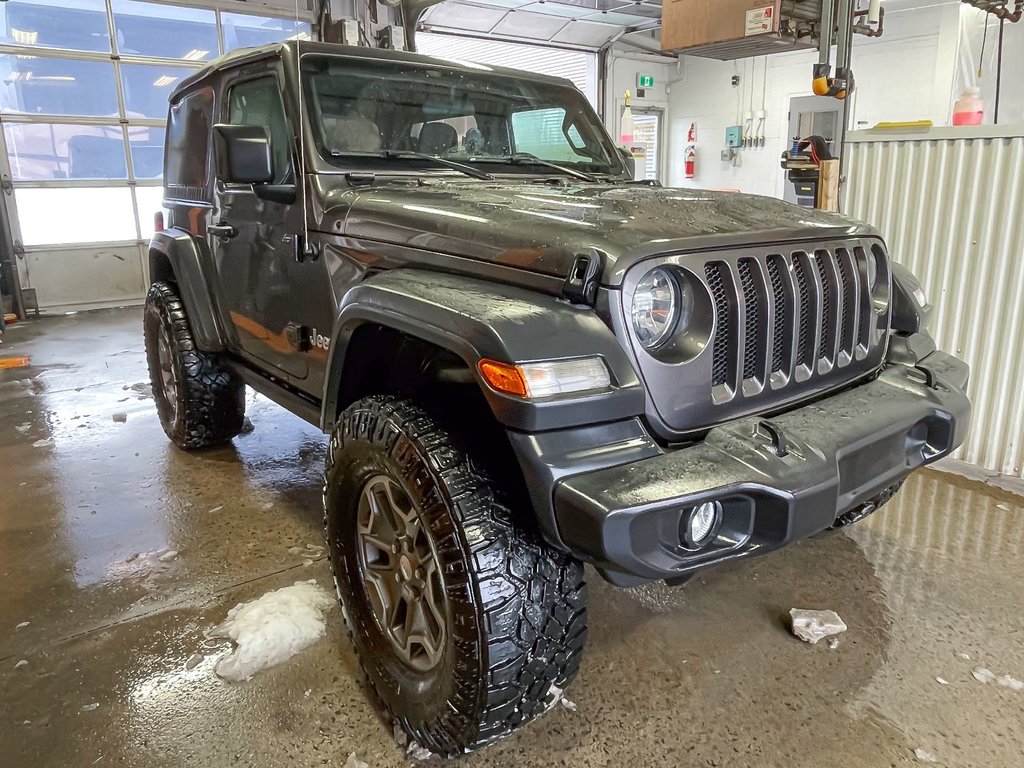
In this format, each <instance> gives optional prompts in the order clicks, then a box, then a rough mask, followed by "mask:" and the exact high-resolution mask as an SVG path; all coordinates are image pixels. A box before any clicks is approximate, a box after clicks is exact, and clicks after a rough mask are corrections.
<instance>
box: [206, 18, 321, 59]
mask: <svg viewBox="0 0 1024 768" xmlns="http://www.w3.org/2000/svg"><path fill="white" fill-rule="evenodd" d="M220 18H221V23H222V24H223V25H224V50H226V51H231V50H234V49H235V48H246V47H248V46H253V45H266V44H268V43H277V42H280V41H281V40H288V39H290V38H294V37H298V38H299V39H300V40H309V38H310V27H309V24H307V23H305V22H298V23H296V22H295V20H294V19H291V20H289V19H268V18H267V17H266V16H250V15H248V14H244V13H222V14H221V15H220Z"/></svg>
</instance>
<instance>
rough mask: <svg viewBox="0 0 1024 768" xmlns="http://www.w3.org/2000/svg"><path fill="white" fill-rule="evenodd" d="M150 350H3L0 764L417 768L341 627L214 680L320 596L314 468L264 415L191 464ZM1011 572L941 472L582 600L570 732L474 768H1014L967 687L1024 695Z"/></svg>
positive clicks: (70, 326) (264, 410) (1003, 534)
mask: <svg viewBox="0 0 1024 768" xmlns="http://www.w3.org/2000/svg"><path fill="white" fill-rule="evenodd" d="M140 323H141V312H140V310H138V309H129V310H117V311H108V312H96V313H89V314H80V315H76V316H72V317H65V318H59V319H50V320H41V321H37V322H32V323H28V324H23V325H21V326H16V327H14V328H11V329H10V330H9V332H8V333H7V336H6V340H5V343H4V344H3V346H2V347H0V355H10V354H28V355H30V356H31V358H32V366H31V367H29V368H23V369H16V370H7V371H0V764H2V765H4V766H17V767H18V768H22V767H25V768H28V767H31V766H57V765H60V766H91V765H100V766H103V765H127V766H151V767H156V766H185V765H190V766H193V765H194V766H222V765H223V766H233V765H239V766H290V765H296V766H305V765H337V766H341V765H343V764H344V762H345V760H346V758H347V756H348V755H349V753H350V752H356V753H357V755H358V756H359V758H361V759H362V760H365V761H366V762H367V763H369V765H370V766H371V768H378V767H383V766H399V765H406V764H408V762H407V760H406V758H405V756H404V754H403V753H402V751H401V750H400V749H399V748H398V747H397V746H396V745H395V743H394V741H393V740H392V737H391V734H390V732H389V731H388V729H387V728H386V727H385V726H383V725H382V723H381V722H380V721H379V720H378V718H377V716H376V715H375V713H374V710H373V708H372V707H371V705H370V703H369V702H368V700H367V698H366V696H365V695H364V691H363V687H362V686H363V684H362V682H361V679H360V675H359V672H358V668H357V665H356V661H355V659H354V656H353V652H352V650H351V647H350V645H349V642H348V640H347V638H346V637H345V635H344V633H343V627H342V621H341V616H340V611H339V610H335V611H333V612H332V614H331V616H330V619H329V624H328V627H329V628H328V634H327V637H326V638H324V639H322V640H320V641H319V642H318V643H317V644H316V645H314V646H313V647H312V648H310V649H308V650H307V651H305V652H303V653H301V654H300V655H299V656H297V657H295V658H293V659H292V660H291V661H289V662H287V663H285V664H283V665H282V666H279V667H276V668H273V669H271V670H267V671H264V672H261V673H259V674H258V675H257V676H256V677H255V678H254V679H253V680H252V681H251V682H248V683H242V684H228V683H225V682H222V681H221V680H220V679H218V678H217V677H216V676H215V675H214V672H213V666H214V663H215V661H216V659H217V656H218V654H221V653H223V652H224V651H225V650H226V645H225V644H224V643H221V644H217V645H211V644H210V643H208V642H205V644H204V641H205V638H204V634H203V632H204V630H206V629H209V628H210V627H212V626H213V625H214V624H216V623H218V622H220V621H221V620H222V619H223V618H224V616H225V614H226V613H227V611H228V609H229V608H231V607H232V606H234V605H235V604H236V603H238V602H240V601H243V600H248V599H252V598H254V597H257V596H259V595H261V594H263V593H265V592H267V591H269V590H271V589H276V588H278V587H281V586H285V585H288V584H291V583H293V582H295V581H296V580H299V579H311V578H312V579H316V580H317V581H318V582H319V583H320V584H322V585H324V586H325V587H329V586H330V575H329V572H328V566H327V562H326V561H325V560H324V559H317V560H315V561H314V562H313V563H312V564H311V565H304V564H303V561H304V560H305V559H306V557H305V556H304V554H303V552H302V550H304V549H305V548H306V546H307V545H316V544H319V543H320V514H321V513H320V502H319V492H320V472H321V467H322V464H323V458H324V442H325V441H324V438H323V437H322V436H321V435H320V434H318V433H317V432H316V431H315V430H314V429H312V428H310V427H309V426H307V425H305V424H304V423H303V422H302V421H300V420H299V419H297V418H295V417H293V416H291V415H290V414H288V413H286V412H284V411H282V410H281V409H279V408H277V407H276V406H275V405H273V404H272V403H270V402H268V401H266V400H264V399H262V398H257V397H255V396H253V395H250V399H249V403H248V407H249V415H250V417H251V419H252V422H253V424H254V426H255V430H254V431H253V432H251V433H250V434H245V435H242V436H240V437H238V438H237V439H236V440H235V441H234V444H233V445H232V446H231V447H228V448H225V449H222V450H217V451H213V452H209V453H202V454H185V453H182V452H181V451H178V450H176V449H175V448H173V447H172V446H171V445H170V444H169V443H168V442H167V440H166V439H165V438H164V435H163V433H162V432H161V430H160V426H159V424H158V422H157V417H156V413H155V410H154V406H153V401H152V399H151V398H150V397H149V396H148V394H147V392H148V387H147V386H146V384H145V382H146V380H147V377H146V372H145V363H144V358H143V351H142V340H141V332H140V327H141V326H140ZM114 414H125V415H126V421H125V422H124V423H117V422H115V421H114V419H113V416H114ZM1022 545H1024V499H1021V498H1019V497H1015V496H1013V495H1011V494H1009V493H1007V492H1005V491H999V490H995V489H993V488H991V487H989V486H985V485H981V484H977V483H973V482H968V481H965V480H961V479H959V478H957V477H955V476H952V475H948V474H941V473H938V472H933V471H926V472H923V473H920V474H918V475H916V476H915V477H914V478H913V479H911V481H910V482H909V483H908V484H907V486H906V488H905V489H904V490H903V492H902V493H901V494H900V496H899V497H898V499H897V500H896V501H894V502H893V503H892V504H891V505H890V506H889V507H887V508H886V509H885V510H884V511H883V512H880V513H879V514H878V515H875V516H874V517H872V518H870V519H869V520H867V521H865V522H864V523H862V524H860V525H859V526H855V527H854V528H853V529H852V530H851V531H849V533H842V534H837V535H833V536H830V537H826V538H821V539H816V540H812V541H809V542H805V543H803V544H800V545H798V546H795V547H793V548H792V549H790V550H787V551H785V552H781V553H777V554H774V555H771V556H768V557H766V558H763V559H761V560H758V561H753V562H749V563H746V564H743V565H740V566H738V567H733V568H730V569H727V570H721V571H718V572H714V573H711V574H708V575H706V576H705V577H703V578H701V579H698V580H696V581H695V582H691V583H690V584H689V585H687V586H686V587H684V588H682V589H669V588H667V587H664V586H654V587H649V588H645V589H639V590H630V591H622V590H617V589H614V588H612V587H609V586H608V585H606V584H604V583H603V582H601V581H600V580H599V579H598V578H597V577H596V575H595V574H591V579H590V583H591V593H590V626H591V631H590V640H589V647H588V651H587V655H586V658H585V661H584V664H583V669H582V673H581V675H580V677H579V678H578V680H577V681H576V683H575V684H573V685H572V686H571V687H570V689H569V691H568V695H569V697H570V698H571V699H572V700H573V701H575V702H576V704H577V705H578V709H577V711H575V712H571V711H569V710H568V709H563V708H561V707H559V708H556V709H555V710H553V711H551V712H550V713H548V714H547V715H545V716H544V717H542V718H541V719H539V720H538V721H536V722H534V723H533V724H531V725H530V726H528V727H526V728H525V729H523V730H522V731H520V732H519V733H517V734H515V735H513V736H512V737H510V738H508V739H506V740H505V741H503V742H501V743H499V744H497V745H495V746H493V747H491V748H489V749H487V750H484V751H483V752H481V753H478V754H476V755H473V756H471V757H468V758H464V759H463V760H461V761H459V762H460V763H461V764H463V765H466V766H556V765H557V766H607V767H608V768H618V767H619V766H791V765H799V766H844V767H847V768H849V767H859V766H909V765H920V764H922V760H921V758H920V757H918V756H917V755H915V750H917V749H921V750H924V751H925V752H927V753H929V754H924V753H922V757H924V758H927V757H929V756H934V758H935V759H936V761H937V764H938V765H943V766H986V767H987V766H995V767H1003V766H1005V767H1006V768H1011V767H1014V768H1015V767H1017V766H1021V765H1024V758H1022V754H1024V691H1018V690H1014V689H1013V688H1011V687H1007V686H1005V685H999V684H998V683H996V682H990V683H987V684H983V683H981V682H979V681H977V680H976V679H975V678H974V677H973V676H972V671H973V670H975V669H976V668H978V667H984V668H987V669H990V670H992V672H994V673H995V674H996V675H1010V676H1012V677H1014V678H1016V679H1024V618H1022V612H1021V591H1022V590H1021V587H1022V584H1024V580H1022V574H1024V555H1022ZM296 547H297V548H298V549H296ZM166 548H170V549H172V550H177V551H178V555H177V556H176V557H173V558H171V559H166V560H161V559H160V557H159V556H158V555H159V553H161V552H163V551H166ZM289 550H292V551H291V552H290V551H289ZM295 553H298V554H295ZM792 607H806V608H831V609H834V610H836V611H838V612H839V614H840V615H841V616H842V617H843V619H844V620H845V621H846V622H847V624H849V627H850V629H849V631H848V632H847V633H846V634H844V635H842V636H841V638H840V643H839V646H838V648H837V649H836V650H829V648H828V647H827V646H826V645H825V643H821V644H819V645H818V646H813V647H812V646H809V645H805V644H804V643H802V642H800V641H799V640H797V639H795V638H794V637H792V636H791V635H790V634H789V632H788V629H787V626H786V621H785V619H786V616H787V613H788V611H789V609H790V608H792ZM26 622H27V624H25V623H26ZM197 653H201V654H205V656H204V658H203V660H202V662H201V663H199V664H198V665H196V666H194V667H192V668H191V669H189V668H187V667H186V662H187V661H188V660H189V659H190V658H192V657H193V656H194V655H195V654H197ZM22 660H24V661H25V662H27V663H25V664H20V662H21V661H22ZM938 678H941V679H942V680H943V681H945V683H943V682H940V681H939V680H938Z"/></svg>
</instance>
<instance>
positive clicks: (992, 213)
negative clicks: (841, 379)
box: [844, 135, 1024, 477]
mask: <svg viewBox="0 0 1024 768" xmlns="http://www.w3.org/2000/svg"><path fill="white" fill-rule="evenodd" d="M847 146H848V156H847V157H848V164H847V170H846V174H847V178H848V182H847V185H846V205H845V207H844V210H845V211H846V212H847V213H849V214H850V215H852V216H855V217H857V218H859V219H862V220H864V221H866V222H868V223H869V224H873V225H874V226H876V227H878V228H879V229H880V230H881V231H882V233H883V234H884V235H885V238H886V241H887V243H888V245H889V249H890V252H891V253H892V256H893V258H894V259H895V260H896V261H899V262H901V263H903V264H904V265H906V266H907V267H908V268H910V269H911V270H913V272H914V273H915V274H916V275H917V276H918V278H920V280H921V282H922V283H923V284H924V286H925V288H926V289H927V291H928V296H929V299H930V301H931V303H932V304H934V305H936V312H935V317H934V319H933V322H932V333H933V335H934V336H935V339H936V341H937V343H938V345H939V347H940V348H942V349H944V350H946V351H949V352H952V353H955V354H956V355H957V356H959V357H961V358H963V359H964V360H966V361H967V362H968V363H969V364H970V366H971V371H972V376H971V388H970V394H971V397H972V399H973V401H974V408H975V411H974V425H973V428H972V430H971V435H970V437H969V438H968V441H967V443H966V444H965V445H964V446H963V448H961V449H960V451H959V452H958V453H957V454H956V457H957V458H959V459H962V460H963V461H966V462H969V463H971V464H975V465H978V466H979V467H981V468H983V469H986V470H990V471H993V472H998V473H1000V474H1004V475H1011V476H1014V477H1024V447H1022V439H1021V438H1022V433H1024V213H1022V212H1024V135H1020V136H1007V137H1000V138H982V137H977V138H939V139H932V140H927V141H919V140H907V139H898V140H897V139H892V138H891V137H890V138H889V139H878V140H870V139H869V140H864V139H863V138H858V139H856V140H853V141H851V142H850V143H849V144H848V145H847Z"/></svg>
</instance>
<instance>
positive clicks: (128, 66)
mask: <svg viewBox="0 0 1024 768" xmlns="http://www.w3.org/2000/svg"><path fill="white" fill-rule="evenodd" d="M303 5H304V3H303ZM223 6H224V10H221V9H220V8H219V6H218V3H216V2H207V3H204V7H201V8H200V7H186V6H183V5H169V4H166V3H159V4H158V3H150V2H138V0H6V1H5V2H2V3H0V123H2V130H0V173H2V174H3V177H4V178H5V180H6V179H10V180H11V187H12V190H13V196H11V195H0V198H2V199H3V201H4V202H5V203H6V205H5V207H6V209H7V214H8V216H9V218H10V222H11V229H12V230H13V234H14V239H15V240H16V241H17V244H16V250H17V251H18V254H19V268H20V272H21V281H22V285H23V286H24V287H30V288H34V289H35V290H36V293H37V298H38V302H39V304H40V305H41V306H42V307H44V308H52V309H60V308H70V307H89V306H103V305H110V304H119V303H125V302H129V301H133V300H138V299H141V298H142V296H143V295H144V291H145V289H146V285H145V278H146V275H145V267H144V259H145V256H146V242H147V241H148V238H149V237H150V235H151V234H152V229H153V217H154V214H155V212H157V211H159V210H160V205H161V200H162V197H163V191H162V179H161V173H162V165H163V140H164V139H163V137H164V122H165V120H166V116H167V98H168V95H169V94H170V93H171V91H172V90H173V89H174V86H175V85H176V84H177V83H178V82H180V80H181V79H182V78H184V77H187V76H188V75H189V74H191V73H192V72H194V71H195V70H196V69H197V68H198V67H199V66H201V65H202V63H203V62H206V61H209V60H211V59H213V58H216V57H217V56H218V55H219V54H220V53H222V52H224V51H227V50H231V49H233V48H238V47H242V46H248V45H257V44H263V43H269V42H273V41H277V40H282V39H284V38H287V37H293V36H296V35H301V36H304V37H307V38H308V36H309V34H310V25H309V23H308V22H307V21H301V22H299V23H296V21H295V19H294V13H292V14H291V15H292V18H287V17H288V15H289V14H288V13H287V12H286V11H283V10H282V11H280V12H279V13H278V16H279V17H277V18H275V17H273V16H267V15H254V14H251V13H244V14H243V13H236V12H234V11H235V9H237V8H240V7H242V4H240V3H237V2H231V3H228V2H225V3H223ZM282 7H285V8H286V7H289V5H285V4H282ZM229 8H230V9H231V10H230V11H229V10H228V9H229ZM262 13H263V14H266V13H268V11H266V10H265V9H264V10H263V11H262Z"/></svg>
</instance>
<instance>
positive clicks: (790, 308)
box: [704, 245, 880, 403]
mask: <svg viewBox="0 0 1024 768" xmlns="http://www.w3.org/2000/svg"><path fill="white" fill-rule="evenodd" d="M876 255H880V254H876ZM871 258H874V257H872V256H871V255H869V254H868V253H867V252H866V251H865V249H864V248H863V247H862V246H860V245H851V246H850V247H848V248H844V247H840V248H834V249H827V248H816V249H809V250H806V251H801V250H797V251H792V252H788V253H774V254H769V255H767V256H764V257H760V256H758V257H751V256H747V257H743V258H740V259H738V260H735V261H725V260H721V261H719V260H712V261H708V262H707V263H705V265H704V274H705V277H706V279H707V283H708V287H709V288H710V290H711V296H712V299H713V301H714V307H715V319H716V323H715V335H714V338H713V339H712V343H711V347H712V356H713V358H712V359H713V362H712V380H711V386H712V399H713V401H714V402H716V403H724V402H729V401H732V400H733V399H735V398H736V397H752V396H755V395H758V394H760V393H762V392H764V391H765V390H766V389H771V390H778V389H782V388H785V387H786V386H788V385H789V384H790V383H792V382H802V381H807V380H809V379H811V378H813V377H815V376H817V375H823V374H826V373H828V372H830V371H833V370H835V369H841V368H844V367H846V366H849V365H850V364H851V363H852V362H854V361H857V360H862V359H864V358H865V357H867V355H868V353H869V351H870V350H871V347H872V344H873V343H877V341H878V338H877V336H873V328H874V323H873V322H872V313H873V309H872V297H871V287H870V286H868V284H867V282H868V277H869V268H868V260H869V259H871ZM872 274H873V271H872Z"/></svg>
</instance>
